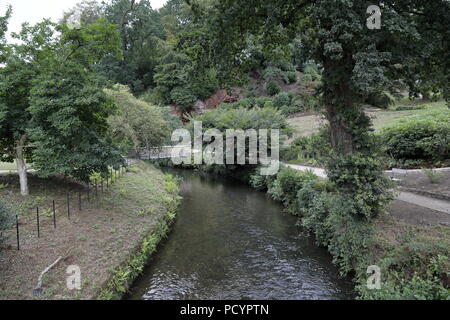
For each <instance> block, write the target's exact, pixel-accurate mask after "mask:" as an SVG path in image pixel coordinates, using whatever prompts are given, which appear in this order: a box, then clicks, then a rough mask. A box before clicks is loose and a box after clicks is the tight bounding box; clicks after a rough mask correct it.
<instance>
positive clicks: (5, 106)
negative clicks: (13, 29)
mask: <svg viewBox="0 0 450 320" xmlns="http://www.w3.org/2000/svg"><path fill="white" fill-rule="evenodd" d="M54 27H55V25H54V24H52V23H51V22H49V21H44V22H41V23H38V24H36V25H35V26H29V25H28V24H24V25H23V28H22V31H21V32H20V34H13V37H14V38H16V39H20V40H21V41H22V44H20V45H12V46H10V47H9V48H8V50H9V54H8V57H7V58H6V60H5V64H6V65H5V67H4V68H2V69H0V115H1V116H0V158H1V159H2V160H3V161H7V162H12V161H13V160H15V161H16V165H17V171H18V174H19V178H20V191H21V194H22V195H28V193H29V191H28V180H27V173H26V170H27V168H26V164H25V159H26V158H29V157H30V155H31V149H30V148H28V146H27V144H28V142H29V140H28V129H29V128H30V120H31V115H30V113H29V111H28V108H29V106H30V104H29V96H30V91H31V88H32V87H33V79H34V78H35V77H36V76H37V75H38V74H39V73H40V72H45V70H46V69H47V68H48V66H49V57H50V56H51V55H52V54H53V52H55V50H56V48H57V44H56V42H57V40H56V39H55V38H54V32H55V29H54Z"/></svg>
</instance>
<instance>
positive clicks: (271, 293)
mask: <svg viewBox="0 0 450 320" xmlns="http://www.w3.org/2000/svg"><path fill="white" fill-rule="evenodd" d="M172 173H176V174H177V175H179V176H181V177H182V178H183V182H182V186H181V189H182V196H183V201H182V203H181V207H180V210H179V214H178V217H177V221H176V222H175V224H174V226H173V229H172V231H171V232H170V234H169V237H168V239H166V240H165V241H163V243H162V244H161V246H160V247H159V249H158V252H157V253H156V254H155V255H153V257H152V258H151V261H149V266H148V267H147V268H146V269H145V271H144V273H143V275H142V276H141V277H139V278H138V279H137V280H136V282H135V283H134V285H133V286H132V288H131V294H130V295H129V296H128V299H132V300H142V299H143V300H180V299H181V300H203V299H206V300H216V299H220V300H222V299H223V300H241V299H246V300H249V299H250V300H272V299H273V300H276V299H283V300H293V299H295V300H304V299H308V300H311V299H313V300H318V299H352V298H353V286H352V283H351V282H350V281H349V280H348V279H341V278H340V277H339V276H338V271H337V268H336V267H335V266H334V265H333V264H332V263H331V257H330V255H329V254H328V253H327V251H326V250H325V249H323V248H318V247H317V246H316V245H315V243H314V240H313V239H312V238H311V237H310V236H308V235H307V234H306V233H305V232H304V230H302V229H301V228H299V227H297V226H296V221H297V219H296V218H295V217H293V216H291V215H289V214H287V213H285V212H283V207H282V205H281V204H279V203H277V202H275V201H273V200H271V199H270V198H269V196H268V195H267V194H265V193H263V192H258V191H255V190H253V189H251V188H250V187H248V186H246V185H245V184H242V183H240V182H237V181H232V180H228V179H225V178H219V177H214V176H205V175H201V174H199V173H196V172H193V171H188V170H186V171H182V170H179V171H172Z"/></svg>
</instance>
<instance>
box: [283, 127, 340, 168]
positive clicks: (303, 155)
mask: <svg viewBox="0 0 450 320" xmlns="http://www.w3.org/2000/svg"><path fill="white" fill-rule="evenodd" d="M331 152H332V148H331V143H330V139H329V134H328V128H327V127H323V128H321V129H320V131H319V133H314V134H312V135H310V136H307V137H300V138H297V139H295V140H294V142H292V144H291V145H290V146H289V147H287V148H285V149H283V150H282V152H281V158H282V160H283V161H298V162H303V163H309V164H318V163H324V162H325V160H326V158H327V157H328V156H329V155H330V154H331Z"/></svg>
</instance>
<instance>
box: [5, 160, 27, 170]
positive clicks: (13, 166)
mask: <svg viewBox="0 0 450 320" xmlns="http://www.w3.org/2000/svg"><path fill="white" fill-rule="evenodd" d="M27 168H28V169H32V164H31V163H27ZM0 170H5V171H6V170H8V171H9V170H11V171H16V170H17V166H16V162H15V161H14V162H0Z"/></svg>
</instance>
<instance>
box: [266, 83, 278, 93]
mask: <svg viewBox="0 0 450 320" xmlns="http://www.w3.org/2000/svg"><path fill="white" fill-rule="evenodd" d="M266 90H267V93H268V94H269V95H271V96H274V95H276V94H278V93H280V91H281V89H280V87H279V86H278V84H277V83H276V82H275V81H270V82H269V83H268V84H267V86H266Z"/></svg>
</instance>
